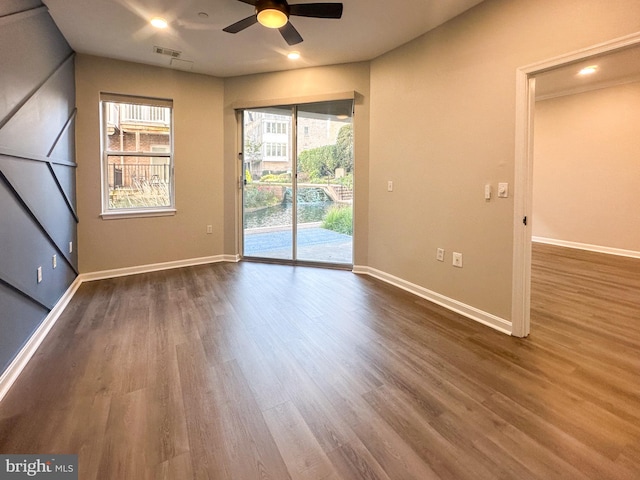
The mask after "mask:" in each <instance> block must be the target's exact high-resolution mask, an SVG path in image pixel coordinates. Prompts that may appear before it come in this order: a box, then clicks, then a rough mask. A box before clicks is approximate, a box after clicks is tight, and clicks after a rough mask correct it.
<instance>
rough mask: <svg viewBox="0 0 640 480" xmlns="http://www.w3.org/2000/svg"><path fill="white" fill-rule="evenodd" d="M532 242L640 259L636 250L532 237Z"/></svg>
mask: <svg viewBox="0 0 640 480" xmlns="http://www.w3.org/2000/svg"><path fill="white" fill-rule="evenodd" d="M531 241H532V242H536V243H544V244H546V245H555V246H557V247H566V248H576V249H578V250H587V251H589V252H596V253H606V254H607V255H618V256H620V257H631V258H640V252H636V251H635V250H625V249H623V248H614V247H604V246H602V245H591V244H589V243H580V242H570V241H568V240H557V239H555V238H546V237H531Z"/></svg>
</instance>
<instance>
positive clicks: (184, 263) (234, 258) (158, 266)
mask: <svg viewBox="0 0 640 480" xmlns="http://www.w3.org/2000/svg"><path fill="white" fill-rule="evenodd" d="M238 261H240V256H239V255H215V256H212V257H201V258H188V259H185V260H176V261H173V262H163V263H151V264H149V265H139V266H137V267H125V268H116V269H113V270H102V271H99V272H91V273H82V274H80V277H81V278H82V281H83V282H93V281H94V280H105V279H107V278H117V277H126V276H127V275H137V274H139V273H149V272H158V271H161V270H171V269H173V268H182V267H193V266H195V265H206V264H208V263H220V262H238Z"/></svg>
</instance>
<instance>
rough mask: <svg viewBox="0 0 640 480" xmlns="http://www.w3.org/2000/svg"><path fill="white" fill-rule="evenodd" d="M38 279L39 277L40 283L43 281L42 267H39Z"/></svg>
mask: <svg viewBox="0 0 640 480" xmlns="http://www.w3.org/2000/svg"><path fill="white" fill-rule="evenodd" d="M37 279H38V283H40V282H42V267H38V270H37Z"/></svg>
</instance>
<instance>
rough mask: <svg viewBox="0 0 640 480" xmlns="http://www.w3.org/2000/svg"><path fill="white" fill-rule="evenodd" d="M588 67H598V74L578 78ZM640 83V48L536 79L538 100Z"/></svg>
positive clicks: (573, 64)
mask: <svg viewBox="0 0 640 480" xmlns="http://www.w3.org/2000/svg"><path fill="white" fill-rule="evenodd" d="M588 66H596V67H597V69H596V72H595V73H594V74H592V75H586V76H581V75H579V74H578V72H579V71H580V70H581V69H583V68H584V67H588ZM638 81H640V47H638V46H636V47H627V48H622V49H620V50H615V51H613V52H610V53H606V54H602V55H598V56H594V57H591V58H588V59H586V60H580V61H578V62H575V63H571V64H569V65H563V66H561V67H558V68H554V69H552V70H549V71H547V72H544V73H540V74H538V75H536V100H544V99H547V98H553V97H558V96H561V95H571V94H575V93H581V92H587V91H590V90H595V89H599V88H606V87H610V86H613V85H620V84H624V83H630V82H638Z"/></svg>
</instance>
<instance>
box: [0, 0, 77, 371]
mask: <svg viewBox="0 0 640 480" xmlns="http://www.w3.org/2000/svg"><path fill="white" fill-rule="evenodd" d="M73 61H74V54H73V51H72V50H71V48H70V47H69V45H68V44H67V42H66V40H65V39H64V37H63V36H62V34H61V33H60V31H59V30H58V28H57V27H56V25H55V23H54V22H53V20H52V19H51V17H50V16H49V13H48V11H47V8H46V7H45V6H44V5H43V4H42V3H41V2H40V1H39V0H3V1H2V2H0V374H2V372H4V371H5V370H6V368H7V367H8V366H9V364H10V363H11V361H12V360H13V359H14V358H15V356H16V355H17V354H18V352H19V351H20V349H21V348H22V347H23V346H24V344H25V343H26V342H27V341H28V340H29V338H30V336H31V335H32V334H33V333H34V332H35V330H36V329H37V328H38V326H39V325H40V324H41V323H42V321H43V320H44V319H45V318H46V316H47V315H48V313H49V312H50V311H51V309H53V307H54V306H55V305H56V303H57V302H58V300H59V299H60V297H61V296H62V295H63V294H64V293H65V291H66V290H67V289H68V288H69V286H70V285H71V284H72V283H73V281H74V279H75V278H76V276H77V274H78V267H77V265H78V258H77V254H76V252H77V228H76V224H77V221H78V219H77V215H76V207H75V202H76V193H75V176H76V175H75V168H76V164H75V137H74V132H75V117H76V115H75V79H74V64H73ZM70 242H72V243H73V248H72V250H71V251H70V248H69V243H70ZM54 255H55V256H56V259H57V266H56V268H53V256H54ZM38 267H42V282H40V283H38V281H37V269H38Z"/></svg>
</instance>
